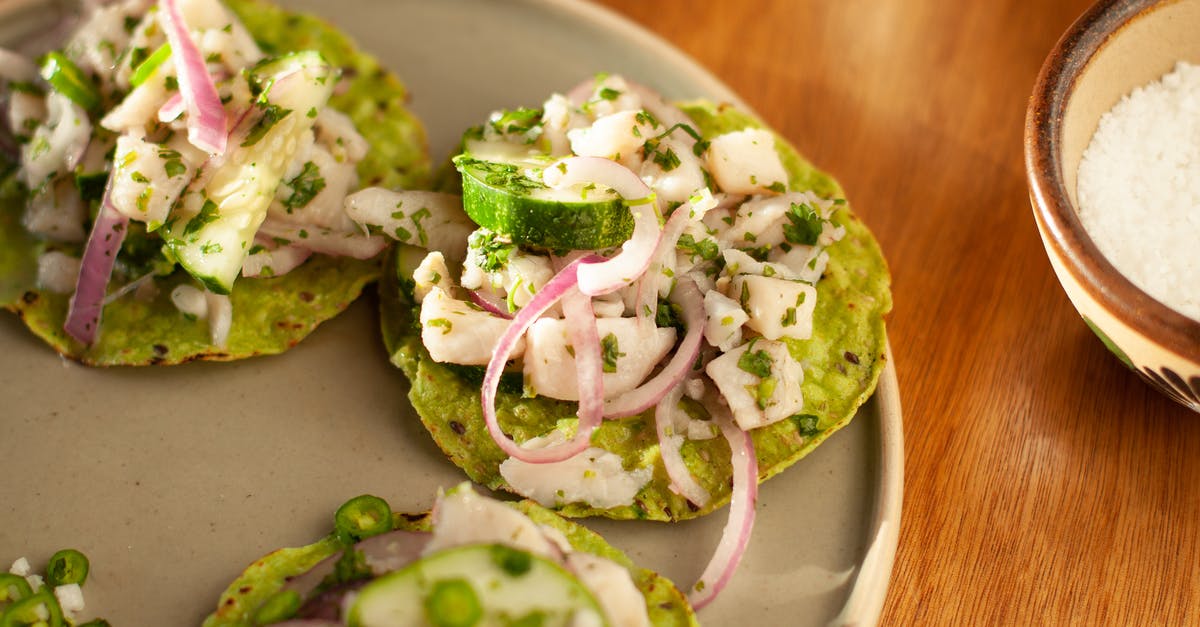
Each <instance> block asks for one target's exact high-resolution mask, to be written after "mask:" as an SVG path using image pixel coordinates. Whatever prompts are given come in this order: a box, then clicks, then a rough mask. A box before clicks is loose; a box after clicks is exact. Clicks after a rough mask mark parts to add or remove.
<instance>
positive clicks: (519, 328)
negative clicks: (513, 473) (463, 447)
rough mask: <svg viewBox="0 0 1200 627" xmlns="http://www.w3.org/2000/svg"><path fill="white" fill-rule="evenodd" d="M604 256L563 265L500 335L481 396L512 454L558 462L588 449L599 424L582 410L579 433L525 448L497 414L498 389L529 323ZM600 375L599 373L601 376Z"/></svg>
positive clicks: (488, 419) (491, 427) (499, 440)
mask: <svg viewBox="0 0 1200 627" xmlns="http://www.w3.org/2000/svg"><path fill="white" fill-rule="evenodd" d="M602 259H603V258H602V257H599V256H596V255H588V256H586V257H582V258H580V259H576V260H575V261H572V262H571V263H569V264H567V265H566V266H565V267H563V269H562V270H561V271H559V273H558V274H556V275H555V276H554V278H553V279H550V281H549V282H547V283H546V285H545V286H544V287H542V289H541V291H539V292H538V293H537V294H536V295H535V296H534V297H533V300H531V301H529V303H528V304H527V305H525V307H523V308H522V309H521V311H520V312H518V313H517V315H516V317H514V318H513V321H512V323H511V324H510V325H509V326H508V329H507V330H506V331H505V332H504V335H502V336H500V340H499V341H498V342H497V343H496V348H495V350H494V351H493V352H492V359H491V361H489V362H488V367H487V372H486V373H485V374H484V377H483V389H482V392H481V394H480V396H481V404H482V405H483V419H484V422H485V423H487V428H488V433H489V434H491V436H492V439H493V440H494V441H495V442H496V445H497V446H499V447H500V449H501V450H502V451H504V452H505V453H507V454H508V455H509V456H510V457H515V458H517V459H519V460H521V461H525V462H530V463H535V464H537V463H550V462H558V461H562V460H564V459H568V458H570V457H573V456H575V455H577V454H578V453H579V452H580V451H583V450H585V449H586V448H587V447H588V444H589V442H590V441H591V435H592V433H591V431H592V429H594V428H595V425H590V426H589V425H587V424H585V418H588V419H591V416H590V414H587V413H585V412H583V411H581V412H580V414H581V415H580V420H579V425H578V427H577V428H576V431H575V436H574V437H573V438H571V439H570V440H568V441H567V442H564V443H563V444H560V445H556V446H550V447H546V448H540V449H525V448H522V447H521V446H520V445H519V444H517V443H516V442H514V441H513V440H512V438H509V437H508V436H507V435H505V433H504V432H503V431H502V430H501V429H500V422H499V420H498V418H497V417H496V391H497V389H498V388H499V386H500V375H502V374H504V365H505V364H506V363H507V362H508V358H509V355H511V354H512V352H513V349H514V348H515V347H516V344H517V341H518V340H520V339H521V338H522V337H523V336H524V335H525V331H526V330H528V329H529V326H530V325H531V324H533V323H534V321H535V320H537V319H538V318H539V317H541V315H542V314H544V313H546V311H547V310H548V309H550V308H551V307H553V306H554V304H555V303H557V302H558V301H559V300H561V299H562V298H563V296H564V295H566V293H567V292H568V291H570V290H571V289H573V288H575V287H576V286H577V285H578V282H579V274H578V273H579V269H580V268H581V267H584V266H587V265H588V264H592V263H597V262H599V261H601V260H602ZM595 350H596V351H597V352H598V351H599V342H597V346H596V347H595ZM576 351H577V353H587V352H590V351H588V350H587V349H586V348H585V347H577V348H576ZM598 378H599V376H597V379H598ZM595 418H599V412H596V414H595Z"/></svg>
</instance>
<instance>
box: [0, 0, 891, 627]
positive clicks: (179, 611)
mask: <svg viewBox="0 0 1200 627" xmlns="http://www.w3.org/2000/svg"><path fill="white" fill-rule="evenodd" d="M34 4H40V6H42V7H43V9H44V6H45V5H44V4H41V3H39V2H36V1H35V0H0V42H6V43H9V44H10V45H11V43H12V42H14V41H16V40H17V39H18V38H20V37H23V36H28V34H29V33H32V32H40V31H42V29H44V27H45V25H46V22H47V21H48V20H50V19H52V18H51V17H49V16H48V13H47V12H46V11H44V10H42V11H37V12H32V13H31V12H30V11H28V10H27V9H28V7H29V6H32V5H34ZM292 4H295V5H297V6H299V7H301V8H305V9H308V10H311V11H314V12H317V13H321V14H324V15H326V16H327V17H329V18H330V19H332V20H333V21H334V22H335V23H337V24H338V25H340V26H341V27H343V28H345V29H346V30H348V31H349V32H350V33H352V34H353V35H354V36H355V37H356V38H357V39H358V40H359V42H360V43H361V45H362V46H363V47H364V48H365V49H367V50H370V51H372V52H374V53H375V54H376V55H378V56H379V57H380V58H381V59H383V61H384V63H385V65H388V66H390V67H391V69H393V70H395V71H396V72H398V73H399V74H400V76H401V77H402V78H403V79H404V80H405V81H406V82H407V83H408V85H409V87H410V88H411V89H412V92H413V94H414V96H413V101H412V106H413V108H414V109H415V110H416V112H417V113H418V115H420V116H421V117H422V118H423V119H424V120H425V122H426V124H427V126H428V128H429V131H430V141H431V147H432V151H433V153H434V156H435V157H438V158H440V157H444V156H445V155H446V154H447V153H448V152H449V150H450V149H451V146H452V145H453V143H454V142H455V141H456V139H457V138H458V133H459V132H460V131H461V129H463V128H465V127H466V126H469V125H471V124H474V123H476V122H478V121H479V120H481V119H483V118H484V116H486V114H487V113H488V112H489V111H491V110H493V109H495V108H498V107H512V106H516V105H522V104H523V105H534V104H536V103H538V102H540V101H541V100H542V99H543V98H544V97H545V95H546V94H548V93H550V92H552V91H554V90H563V89H566V88H568V87H569V86H571V85H573V84H574V83H575V82H576V81H578V80H580V79H581V78H583V77H587V76H589V75H591V74H593V73H595V72H598V71H601V70H604V71H612V72H620V73H624V74H626V75H629V76H630V77H632V78H634V79H636V80H639V81H641V82H644V83H646V84H649V85H655V86H657V87H658V88H659V89H661V90H662V91H663V92H665V93H666V94H667V95H668V96H671V97H680V98H682V97H695V96H708V97H711V98H716V99H724V100H733V99H734V98H735V97H734V96H733V95H732V94H731V93H730V92H729V90H728V89H726V88H725V87H724V86H723V85H721V84H720V82H718V81H717V80H716V79H714V78H713V77H712V76H711V75H709V74H708V73H707V72H705V71H704V70H702V69H701V68H699V67H697V66H696V65H695V63H693V62H692V61H690V60H689V59H687V58H686V57H684V56H683V55H682V54H680V53H679V52H677V51H676V50H674V49H672V48H670V47H669V46H668V45H666V44H664V43H663V42H662V41H660V40H658V39H656V38H654V37H653V36H651V35H649V34H648V33H646V32H645V31H643V30H642V29H640V28H638V27H636V26H634V25H632V24H629V23H628V22H626V21H624V20H622V19H620V18H618V17H616V16H614V15H612V14H610V13H608V12H606V11H603V10H600V9H597V8H594V7H592V6H589V5H579V4H574V3H565V2H564V3H559V2H532V1H519V2H505V3H497V2H489V1H486V0H470V1H467V0H461V1H455V2H436V3H435V2H423V1H420V0H404V1H384V0H341V1H339V2H337V3H336V4H326V3H322V2H320V1H319V0H302V1H297V2H294V3H292ZM801 144H802V142H801ZM851 191H853V190H851ZM373 307H374V303H373V302H372V299H370V298H368V299H364V301H361V302H359V303H358V304H356V305H355V306H354V307H352V308H351V309H350V311H348V312H347V313H346V314H345V315H343V316H342V317H340V318H338V319H336V320H334V321H333V322H330V323H327V324H326V325H325V326H323V327H321V328H320V329H318V330H317V332H316V333H314V334H313V335H312V336H311V337H310V338H309V339H308V340H306V341H305V342H304V343H302V344H301V345H300V346H299V347H297V348H296V349H294V350H292V351H290V352H288V353H286V354H284V355H282V356H278V357H267V358H261V359H255V360H250V361H244V362H238V363H233V364H203V363H200V364H188V365H185V366H179V367H173V368H162V369H117V370H93V369H88V368H84V367H80V366H78V365H75V364H73V363H69V362H66V361H63V360H62V359H60V358H59V357H58V356H57V355H55V354H54V353H53V352H52V351H51V350H50V349H48V348H46V347H45V346H43V345H41V344H40V343H39V342H38V341H37V340H35V339H34V338H33V337H32V336H31V335H30V334H28V333H27V332H25V330H24V329H23V327H22V326H21V325H20V323H19V322H18V321H17V320H16V318H15V317H13V316H11V315H7V314H5V315H0V356H2V357H0V398H3V399H4V401H3V406H2V409H0V414H2V419H3V436H0V459H3V460H4V466H3V467H4V469H5V471H4V479H3V480H0V486H3V487H2V488H0V495H2V496H0V562H3V564H2V565H7V564H8V563H9V562H11V561H12V560H14V559H16V558H17V557H20V556H23V555H25V556H28V557H29V558H30V559H31V560H32V561H34V562H35V564H38V565H40V564H43V563H44V561H45V559H46V558H48V557H49V555H50V554H51V553H52V552H53V551H54V550H55V549H58V548H61V547H65V546H73V547H77V548H79V549H80V550H82V551H83V552H85V553H86V554H87V555H88V556H89V557H90V558H91V560H92V575H91V578H90V579H89V583H88V584H87V586H86V587H85V593H86V596H87V599H88V609H89V612H88V613H89V614H94V615H102V616H106V617H107V618H109V619H110V620H111V621H112V623H113V624H114V625H116V626H117V627H120V626H126V627H130V626H135V625H187V624H196V623H198V622H199V621H200V619H201V618H202V617H203V616H204V615H205V614H206V613H207V612H208V611H210V610H211V609H212V608H213V605H214V604H215V602H216V599H217V596H218V594H219V593H220V591H221V590H222V588H223V587H224V586H225V584H226V583H228V582H229V581H230V580H231V579H232V578H233V577H234V576H235V575H236V574H237V573H238V572H240V570H241V568H242V567H243V566H245V565H246V564H248V563H249V562H251V561H253V560H254V559H255V558H257V557H258V556H260V555H262V554H263V553H266V552H267V551H270V550H273V549H275V548H278V547H281V546H286V545H297V544H302V543H306V542H309V541H312V540H314V539H315V538H317V537H318V536H319V535H320V534H322V533H325V532H326V531H327V530H328V529H329V528H330V525H331V522H332V521H331V516H332V512H333V510H334V509H335V508H336V507H337V506H338V505H339V504H341V502H342V501H344V500H345V499H346V498H349V497H351V496H354V495H357V494H361V493H364V492H370V493H374V494H378V495H380V496H383V497H385V498H387V499H388V500H389V501H390V502H391V503H392V504H393V505H394V506H396V507H397V508H399V509H403V510H409V511H418V510H424V509H427V508H428V507H429V505H430V503H431V501H432V497H433V494H434V492H435V490H436V489H437V487H438V486H450V485H453V484H455V483H457V482H458V481H460V480H461V475H460V473H459V472H458V470H457V469H456V468H454V467H453V466H452V465H451V464H450V463H449V462H447V461H446V460H445V459H444V458H443V457H442V456H441V454H440V453H439V452H438V451H437V449H436V448H435V447H434V446H433V444H432V442H431V441H430V438H429V437H428V436H427V435H426V433H425V432H424V430H423V429H422V427H421V426H420V424H419V422H418V421H417V420H416V419H415V417H414V416H413V415H412V410H411V409H410V408H409V406H408V403H407V401H406V400H405V393H406V391H407V385H406V383H405V382H404V377H403V376H402V375H401V374H400V373H399V371H397V370H394V369H392V368H391V367H390V366H389V365H388V362H387V358H386V356H385V354H384V351H383V349H382V347H381V343H380V341H379V340H378V334H377V331H376V326H377V323H376V316H375V313H374V310H373ZM901 438H902V435H901V423H900V401H899V396H898V392H897V388H896V375H895V369H894V367H893V366H892V365H889V366H888V368H887V370H885V371H884V375H883V379H882V380H881V382H880V386H879V391H878V392H877V393H876V394H875V396H874V397H873V398H872V399H871V401H870V402H868V403H867V405H866V406H865V407H864V408H863V409H862V410H861V411H860V412H859V415H858V417H857V418H856V419H855V420H854V421H853V422H852V423H851V424H850V425H849V426H848V427H846V428H845V429H844V430H842V431H841V432H839V433H837V434H836V435H835V436H834V437H832V438H831V439H830V440H829V441H828V442H827V443H825V444H824V445H822V446H821V447H820V448H819V449H817V451H815V452H814V453H813V454H812V455H810V456H809V457H808V458H807V459H805V460H804V461H803V462H801V463H800V464H797V465H796V466H795V467H793V468H791V469H789V470H788V471H787V472H785V473H784V474H782V475H780V476H779V477H777V478H775V479H773V480H771V481H769V482H768V483H766V484H765V485H764V486H763V489H762V491H761V493H760V494H761V496H760V502H759V510H758V511H759V518H758V525H757V528H756V529H755V535H754V537H753V539H752V541H751V545H750V549H749V552H748V554H747V555H746V557H745V560H744V561H743V562H742V566H741V568H740V570H739V572H738V574H737V576H736V577H735V578H734V580H733V583H732V584H731V585H730V587H729V588H728V589H727V590H726V592H725V593H724V594H723V595H722V596H721V597H719V598H718V599H717V601H716V602H715V603H713V604H712V605H711V606H709V607H708V608H707V609H705V610H704V611H703V612H702V613H701V615H700V618H701V619H702V620H703V621H704V622H706V623H708V624H713V625H730V624H737V623H739V622H740V623H742V624H752V625H776V624H789V625H825V624H829V623H831V622H833V623H856V624H866V625H870V624H874V623H875V621H876V620H877V619H878V615H879V612H880V608H881V607H882V604H883V599H884V595H885V594H886V591H887V582H888V578H889V576H890V573H891V566H892V558H893V555H894V552H895V547H896V539H897V531H898V529H899V522H900V495H901V480H902V474H903V451H902V443H901ZM724 522H725V510H721V511H720V512H718V513H716V514H714V515H713V516H710V517H708V518H705V519H701V520H697V521H691V522H687V523H680V524H676V525H663V524H652V523H645V524H642V523H613V522H609V521H600V522H596V523H590V524H593V526H594V527H595V528H597V529H598V530H599V531H601V532H602V533H604V534H605V535H606V536H607V537H608V538H609V539H610V540H611V541H612V542H613V543H614V544H616V545H617V546H619V547H621V548H623V549H625V550H627V551H629V553H630V554H631V555H632V556H633V558H634V559H636V560H637V561H639V562H640V563H642V564H643V565H646V566H649V567H651V568H655V569H658V570H661V571H662V572H663V573H665V574H666V575H668V576H670V577H672V578H673V579H675V580H676V581H679V582H680V583H681V584H683V585H686V584H688V583H690V582H691V581H693V580H694V579H695V577H696V576H698V574H699V573H700V571H701V570H702V569H703V566H704V563H705V561H706V560H707V559H708V557H709V554H710V552H711V551H712V549H713V547H714V545H715V543H716V541H717V538H718V537H719V535H720V531H721V527H722V526H723V525H724Z"/></svg>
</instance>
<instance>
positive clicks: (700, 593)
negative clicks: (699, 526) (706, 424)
mask: <svg viewBox="0 0 1200 627" xmlns="http://www.w3.org/2000/svg"><path fill="white" fill-rule="evenodd" d="M708 405H709V406H710V409H711V411H712V415H713V419H714V420H715V421H716V423H717V426H718V427H720V428H721V435H723V436H725V439H726V440H727V441H728V442H729V448H730V451H731V459H730V462H731V463H732V464H733V494H732V496H730V498H729V521H728V522H726V523H725V529H724V530H723V531H722V532H721V541H720V542H719V543H718V544H717V549H716V551H714V552H713V556H712V560H711V561H709V563H708V566H706V567H705V568H704V572H703V573H702V574H701V575H700V579H699V580H697V581H696V584H695V585H694V586H692V591H691V592H690V593H689V594H688V601H690V602H691V604H692V607H694V608H696V609H697V610H699V609H701V608H703V607H704V606H705V605H708V604H709V603H710V602H712V600H713V599H715V598H716V597H717V594H718V593H720V592H721V590H722V589H723V588H724V587H725V585H726V584H728V583H729V580H730V579H731V578H733V573H734V571H735V570H737V566H738V563H739V562H741V561H742V555H744V554H745V552H746V546H747V545H748V544H749V542H750V531H751V530H752V529H753V528H754V503H755V501H756V500H758V459H757V458H756V457H755V455H754V442H753V441H752V440H751V439H750V433H749V432H746V431H742V430H741V429H739V428H738V427H737V425H735V424H734V422H733V418H732V417H731V416H730V415H729V412H728V411H727V410H726V409H725V407H724V406H723V405H721V404H720V402H719V401H718V402H712V403H708Z"/></svg>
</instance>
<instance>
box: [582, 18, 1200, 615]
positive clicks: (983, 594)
mask: <svg viewBox="0 0 1200 627" xmlns="http://www.w3.org/2000/svg"><path fill="white" fill-rule="evenodd" d="M602 3H603V4H605V5H608V6H609V7H611V8H613V9H615V10H616V11H617V12H619V13H621V14H623V15H626V16H628V17H630V18H632V19H633V20H635V21H636V22H638V23H640V24H642V25H644V26H645V27H646V28H648V29H649V30H651V31H653V32H655V33H657V34H659V35H660V36H662V37H664V38H665V39H667V40H668V41H670V42H671V43H673V44H674V45H676V46H677V47H679V48H680V49H682V50H683V51H685V52H686V53H688V54H689V55H691V56H692V57H693V58H695V59H696V60H697V61H698V62H699V63H700V64H702V65H704V66H705V67H707V68H708V69H709V70H711V71H712V72H713V73H715V74H716V75H717V76H718V77H719V78H720V79H722V80H723V81H724V82H725V83H726V84H728V85H729V86H730V87H731V88H733V90H734V91H736V92H737V93H738V94H740V95H741V96H742V97H743V98H744V99H745V100H746V101H747V102H748V103H749V104H750V105H751V106H752V107H754V108H755V109H756V110H757V111H758V112H759V113H760V114H761V115H762V117H763V118H764V119H765V121H766V122H768V123H769V124H770V125H771V126H773V127H774V128H776V129H778V130H779V131H780V132H782V134H783V135H785V136H786V137H788V138H789V139H790V140H792V141H793V142H794V143H795V144H796V145H797V146H798V147H800V149H801V150H802V151H803V152H805V153H806V154H807V155H808V156H809V157H810V158H811V159H812V160H813V161H814V162H815V163H817V164H818V165H819V166H821V167H822V168H825V169H827V170H828V171H830V172H832V173H833V174H835V175H836V176H837V177H838V178H839V180H840V181H841V183H842V184H843V186H844V187H845V189H846V190H847V194H848V195H849V198H850V201H851V203H852V205H853V206H854V207H855V208H856V210H857V212H858V213H859V214H860V215H861V216H862V217H863V218H864V220H865V222H866V223H867V224H868V225H869V226H870V227H871V229H872V230H873V231H874V233H875V234H876V236H877V237H878V239H879V241H880V243H881V244H882V246H883V249H884V252H885V254H886V255H887V258H888V260H889V263H890V265H891V270H892V278H893V290H894V296H895V303H896V304H895V309H894V310H893V312H892V314H891V316H890V318H889V332H890V337H891V342H892V347H893V350H894V353H895V355H894V357H895V361H896V364H897V368H898V372H899V379H900V393H901V396H902V399H903V406H904V422H905V425H904V436H905V449H906V450H905V489H904V512H903V523H902V526H901V533H900V548H899V552H898V554H897V558H896V564H895V568H894V570H893V574H892V577H893V578H892V585H891V589H890V591H889V594H888V599H887V603H886V606H885V609H884V615H883V624H889V625H891V624H894V625H913V624H921V625H927V624H1006V625H1008V624H1066V623H1077V624H1088V625H1092V624H1119V625H1124V624H1163V625H1181V624H1200V543H1198V541H1197V538H1198V537H1200V481H1197V479H1198V478H1200V416H1198V415H1195V414H1194V413H1192V412H1190V411H1188V410H1187V409H1185V408H1183V407H1181V406H1179V405H1175V404H1173V403H1172V402H1170V401H1168V400H1167V399H1165V398H1164V397H1162V396H1160V395H1158V394H1157V393H1155V392H1153V391H1152V390H1151V388H1150V387H1149V386H1147V385H1146V384H1145V383H1143V382H1142V381H1141V380H1140V379H1138V378H1137V376H1135V375H1134V374H1133V373H1132V372H1131V371H1129V370H1126V369H1125V368H1124V367H1123V366H1122V365H1121V364H1120V363H1119V362H1118V361H1117V359H1116V358H1115V357H1113V356H1111V355H1110V354H1108V353H1107V352H1106V351H1105V350H1104V348H1103V347H1102V345H1101V344H1100V342H1099V341H1097V340H1096V339H1095V338H1094V337H1093V336H1092V335H1091V333H1090V331H1088V329H1087V327H1085V326H1084V323H1083V322H1082V321H1081V319H1080V318H1079V316H1078V315H1076V313H1075V310H1074V309H1073V308H1072V306H1071V304H1070V302H1069V301H1068V300H1067V298H1066V295H1065V294H1064V293H1063V291H1062V290H1061V289H1060V287H1059V285H1058V283H1057V281H1056V280H1055V278H1054V274H1053V272H1052V270H1051V268H1050V264H1049V262H1048V261H1047V259H1046V255H1045V253H1044V251H1043V249H1042V245H1041V242H1040V240H1039V238H1038V233H1037V228H1036V226H1035V224H1034V220H1033V215H1032V212H1031V210H1030V207H1029V200H1028V195H1027V194H1028V192H1027V188H1026V183H1025V174H1024V163H1023V159H1022V130H1023V125H1024V117H1025V106H1026V102H1027V100H1028V97H1029V94H1030V92H1031V91H1032V89H1033V82H1034V79H1035V77H1036V75H1037V71H1038V68H1039V67H1040V66H1041V63H1042V61H1043V59H1044V58H1045V56H1046V54H1047V53H1048V52H1049V50H1050V48H1051V47H1052V46H1053V45H1054V43H1055V41H1056V40H1057V39H1058V37H1059V35H1060V34H1061V33H1062V32H1063V31H1064V30H1065V29H1066V28H1067V26H1068V25H1069V24H1070V23H1071V22H1072V21H1073V20H1074V19H1075V18H1076V17H1077V16H1078V15H1080V14H1081V13H1082V12H1083V11H1084V10H1085V9H1086V8H1087V6H1088V4H1089V2H1088V0H979V1H977V2H946V1H944V0H838V1H836V2H832V1H829V0H803V1H793V0H774V1H770V2H766V1H756V2H719V3H718V2H711V3H696V2H691V1H688V0H666V1H657V2H644V1H643V0H602Z"/></svg>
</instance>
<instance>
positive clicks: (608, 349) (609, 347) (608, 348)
mask: <svg viewBox="0 0 1200 627" xmlns="http://www.w3.org/2000/svg"><path fill="white" fill-rule="evenodd" d="M600 353H601V355H602V356H603V358H604V372H616V371H617V360H618V359H620V358H622V357H624V356H625V353H622V352H620V348H619V347H618V346H617V336H616V335H613V334H612V333H609V334H608V335H606V336H604V337H602V338H600Z"/></svg>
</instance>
